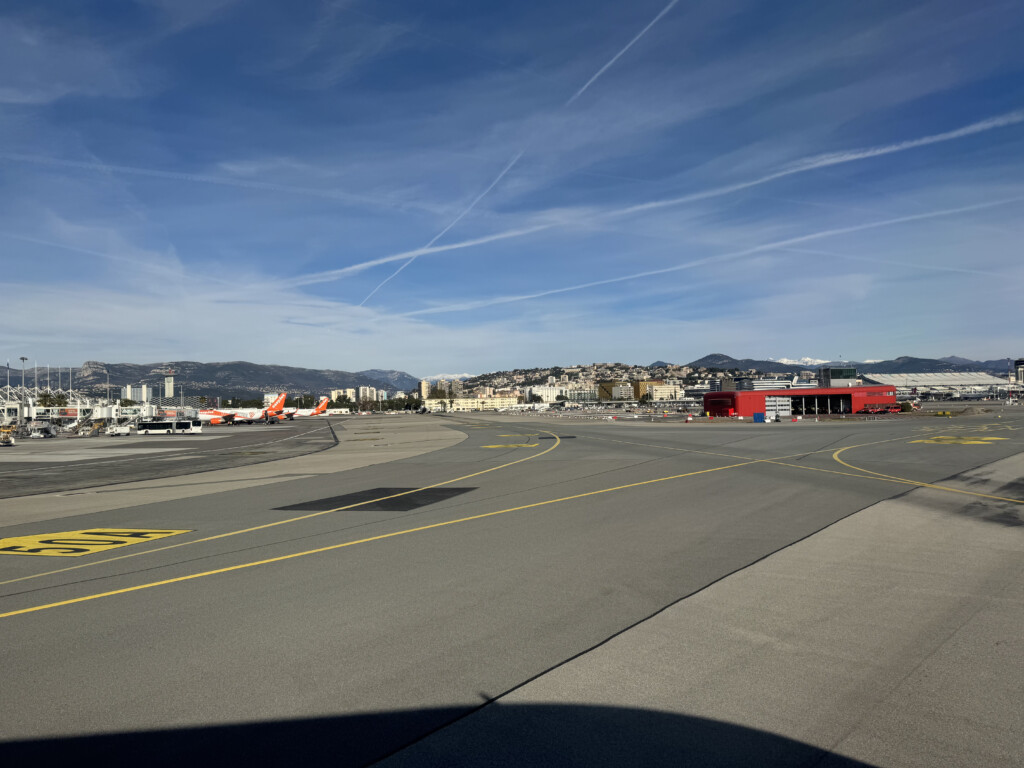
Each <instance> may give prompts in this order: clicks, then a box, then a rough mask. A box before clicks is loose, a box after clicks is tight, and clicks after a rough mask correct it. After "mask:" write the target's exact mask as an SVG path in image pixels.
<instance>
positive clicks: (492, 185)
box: [359, 0, 679, 307]
mask: <svg viewBox="0 0 1024 768" xmlns="http://www.w3.org/2000/svg"><path fill="white" fill-rule="evenodd" d="M678 2H679V0H670V2H669V4H668V5H666V6H665V7H664V8H662V9H661V12H659V13H658V15H657V16H655V17H654V18H653V19H651V21H650V22H649V23H648V24H647V26H646V27H644V28H643V29H641V30H640V32H638V33H637V34H636V36H635V37H633V39H632V40H630V41H629V42H628V43H626V45H625V47H623V48H622V49H621V50H620V51H619V52H618V53H616V54H615V55H614V56H612V57H611V58H610V59H609V60H608V61H607V62H605V64H604V66H602V67H601V68H600V69H599V70H597V72H595V73H594V75H593V76H592V77H591V78H590V79H589V80H587V82H585V83H584V84H583V86H582V87H581V88H580V89H579V90H577V91H576V93H574V94H573V95H572V96H570V97H569V99H568V101H566V102H565V104H563V105H562V106H563V108H564V107H568V106H570V105H571V104H572V103H573V102H574V101H576V99H578V98H579V97H580V96H582V95H583V94H584V93H585V92H586V90H587V89H588V88H590V86H591V85H593V84H594V83H595V82H596V81H597V79H598V78H599V77H601V75H603V74H604V73H605V72H607V71H608V70H609V69H610V68H611V67H612V65H614V64H615V62H616V61H618V60H619V58H621V57H622V55H623V54H624V53H625V52H626V51H628V50H629V49H630V48H632V47H633V46H634V45H635V44H636V42H637V41H638V40H639V39H640V38H641V37H643V36H644V35H646V34H647V32H648V31H649V30H650V29H651V27H653V26H654V25H655V24H657V23H658V22H659V21H660V20H661V18H662V17H663V16H664V15H665V14H666V13H668V12H669V11H671V10H672V8H673V6H675V5H676V3H678ZM525 152H526V150H525V149H521V150H519V152H517V153H516V155H515V157H513V158H512V160H511V162H509V164H508V165H506V166H505V167H504V168H503V169H502V171H501V173H499V174H498V175H497V176H496V177H495V179H494V181H492V182H491V183H490V186H488V187H487V189H485V190H484V191H483V192H481V193H480V195H479V196H478V197H477V198H476V199H475V200H474V201H473V202H472V203H470V204H469V207H468V208H466V210H464V211H463V212H462V213H460V214H459V215H458V216H456V217H455V219H454V220H453V221H452V222H451V223H450V224H449V225H448V226H447V227H445V228H444V229H442V230H441V231H440V232H439V233H438V234H437V235H435V236H434V238H433V239H432V240H431V241H430V242H429V243H427V245H426V246H425V247H427V248H429V247H430V246H432V245H433V244H434V243H436V242H437V241H438V240H439V239H441V237H442V236H443V235H444V234H445V233H446V232H448V230H450V229H451V228H452V227H454V226H455V225H456V224H458V223H459V221H461V220H462V219H463V218H464V217H465V216H466V214H468V213H469V212H470V211H472V210H473V209H474V208H475V207H476V204H477V203H479V202H480V201H481V200H483V199H484V198H485V197H486V196H487V195H488V194H489V193H490V191H491V190H492V189H494V188H495V187H496V186H497V185H498V182H499V181H501V180H502V179H503V178H505V176H506V174H508V172H509V171H511V170H512V168H513V167H515V164H516V163H518V162H519V159H520V158H521V157H522V156H523V154H524V153H525ZM417 258H419V254H416V255H415V256H412V257H411V258H409V260H408V261H406V262H405V263H404V264H402V265H401V266H400V267H399V268H398V269H396V270H395V271H394V272H392V273H391V274H390V275H388V276H387V277H385V278H384V279H383V280H382V281H381V282H380V283H378V284H377V286H376V287H375V288H374V289H373V290H372V291H370V292H369V293H368V294H367V295H366V298H364V299H363V300H362V301H361V302H359V306H360V307H361V306H363V305H364V304H366V302H367V301H369V300H370V298H371V297H372V296H373V295H374V294H375V293H377V291H379V290H380V289H381V288H383V287H384V286H385V285H387V284H388V283H389V282H391V280H393V279H394V278H396V277H397V276H398V275H399V273H401V272H402V270H404V269H405V268H406V267H408V266H409V265H410V264H412V263H413V262H414V261H416V259H417Z"/></svg>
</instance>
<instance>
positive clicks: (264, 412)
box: [199, 392, 291, 424]
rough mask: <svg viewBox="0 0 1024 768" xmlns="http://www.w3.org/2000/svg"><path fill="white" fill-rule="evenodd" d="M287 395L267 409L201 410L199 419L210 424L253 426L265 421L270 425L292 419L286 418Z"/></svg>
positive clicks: (280, 395)
mask: <svg viewBox="0 0 1024 768" xmlns="http://www.w3.org/2000/svg"><path fill="white" fill-rule="evenodd" d="M287 394H288V393H287V392H282V393H281V394H279V395H278V396H277V397H276V398H274V402H272V403H271V404H270V405H268V406H267V407H266V408H239V409H236V410H230V409H221V408H209V409H205V410H201V411H199V419H200V421H203V422H206V423H209V424H239V423H242V422H244V423H246V424H252V423H253V422H256V421H265V422H267V423H268V424H270V423H273V422H274V421H280V420H281V419H283V418H289V419H290V418H291V416H286V415H284V413H283V411H284V399H285V397H287Z"/></svg>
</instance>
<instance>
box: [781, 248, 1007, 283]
mask: <svg viewBox="0 0 1024 768" xmlns="http://www.w3.org/2000/svg"><path fill="white" fill-rule="evenodd" d="M775 250H777V251H785V252H787V253H801V254H806V255H808V256H827V257H828V258H832V259H849V260H851V261H866V262H868V263H871V264H884V265H885V266H891V267H910V268H911V269H923V270H932V271H933V272H959V273H962V274H967V275H984V276H985V277H999V276H1000V275H999V273H998V272H986V271H983V270H980V269H963V268H962V267H940V266H937V265H935V264H912V263H911V262H909V261H895V260H893V259H873V258H871V257H870V256H853V255H851V254H848V253H833V252H831V251H815V250H812V249H810V248H776V249H775Z"/></svg>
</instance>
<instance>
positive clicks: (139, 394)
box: [121, 384, 156, 403]
mask: <svg viewBox="0 0 1024 768" xmlns="http://www.w3.org/2000/svg"><path fill="white" fill-rule="evenodd" d="M154 397H156V392H154V391H153V388H152V387H151V386H149V385H148V384H129V385H128V386H126V387H122V388H121V399H122V400H134V401H135V402H136V403H148V402H149V401H150V400H152V399H153V398H154Z"/></svg>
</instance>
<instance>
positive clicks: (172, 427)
mask: <svg viewBox="0 0 1024 768" xmlns="http://www.w3.org/2000/svg"><path fill="white" fill-rule="evenodd" d="M137 430H138V433H139V434H140V435H199V434H202V432H203V422H201V421H200V420H199V419H185V420H180V419H179V420H178V421H140V422H139V426H138V427H137Z"/></svg>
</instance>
